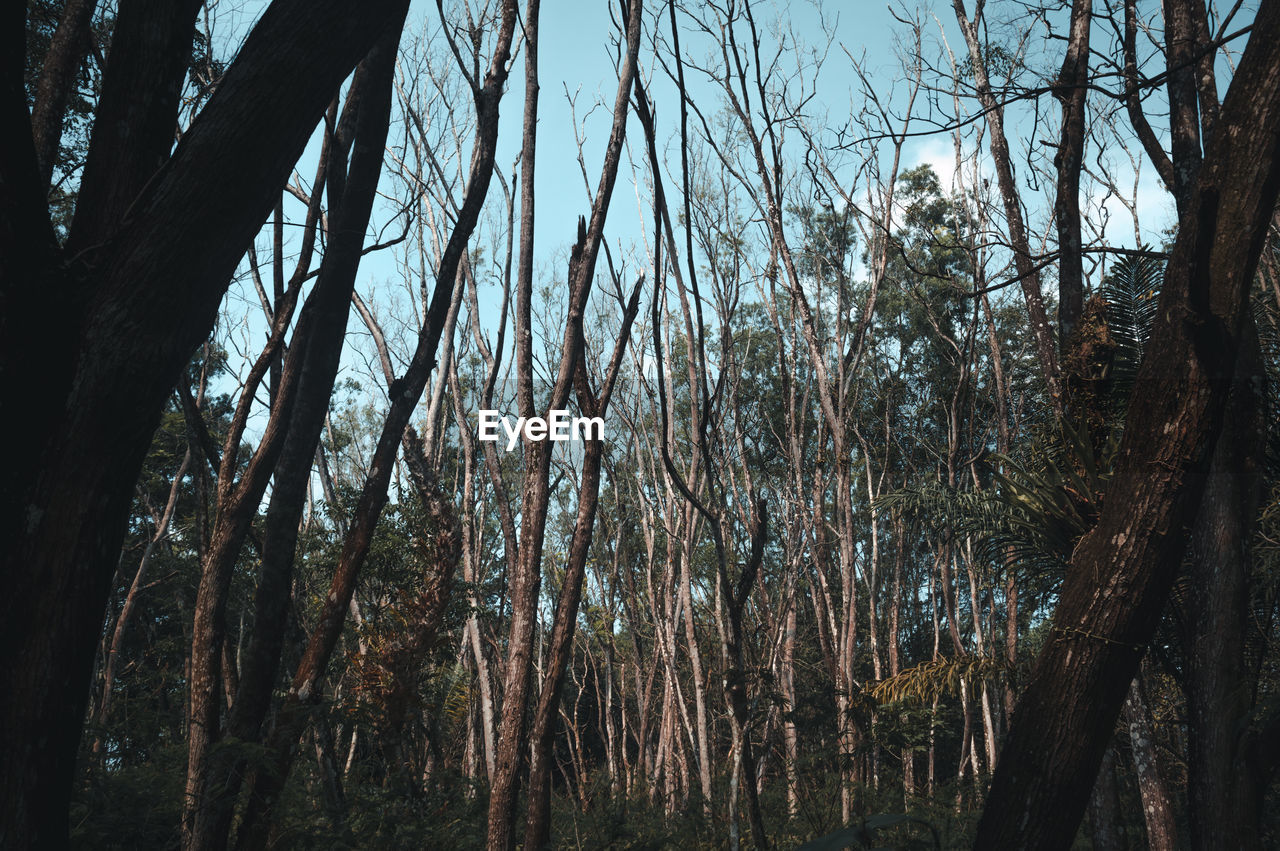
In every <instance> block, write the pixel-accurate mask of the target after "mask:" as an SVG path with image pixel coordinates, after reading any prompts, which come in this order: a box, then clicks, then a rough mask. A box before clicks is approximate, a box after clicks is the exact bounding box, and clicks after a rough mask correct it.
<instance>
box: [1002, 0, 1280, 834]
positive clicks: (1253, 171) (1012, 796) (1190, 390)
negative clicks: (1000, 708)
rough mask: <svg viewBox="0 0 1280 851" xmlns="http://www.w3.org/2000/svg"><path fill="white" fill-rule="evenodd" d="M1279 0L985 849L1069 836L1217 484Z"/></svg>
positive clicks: (1261, 220) (1255, 48)
mask: <svg viewBox="0 0 1280 851" xmlns="http://www.w3.org/2000/svg"><path fill="white" fill-rule="evenodd" d="M1278 138H1280V6H1278V5H1276V4H1270V5H1266V6H1264V7H1262V9H1260V11H1259V14H1258V16H1257V18H1256V20H1255V22H1254V28H1253V31H1252V34H1251V36H1250V40H1249V44H1248V47H1247V48H1246V51H1245V54H1244V57H1243V59H1242V60H1241V63H1240V66H1239V69H1238V71H1237V74H1236V77H1235V79H1234V80H1233V82H1232V86H1231V90H1230V91H1229V92H1228V94H1227V98H1226V100H1225V102H1224V103H1223V105H1222V111H1221V113H1220V115H1219V118H1218V124H1217V131H1216V133H1215V135H1214V139H1213V141H1212V142H1211V144H1210V146H1209V151H1208V154H1207V156H1206V159H1205V163H1204V166H1203V168H1202V169H1201V170H1200V172H1199V178H1198V181H1197V185H1196V187H1195V192H1194V197H1193V198H1192V200H1191V202H1190V204H1189V205H1188V206H1187V208H1186V210H1185V212H1184V213H1183V215H1182V216H1181V217H1180V227H1179V233H1178V239H1177V241H1176V243H1175V245H1174V249H1173V252H1172V255H1171V257H1170V259H1169V264H1168V267H1167V270H1166V274H1165V284H1164V292H1163V294H1162V296H1161V303H1160V311H1159V316H1158V319H1157V323H1156V327H1155V331H1154V333H1153V335H1152V339H1153V340H1156V341H1158V345H1157V346H1154V347H1152V348H1151V350H1150V351H1149V352H1148V354H1147V357H1146V359H1145V360H1144V362H1143V364H1142V368H1141V370H1140V372H1139V376H1138V380H1137V382H1136V383H1135V389H1134V395H1133V399H1132V401H1131V403H1130V406H1129V412H1128V417H1127V419H1126V424H1125V431H1124V438H1123V440H1122V442H1121V446H1120V450H1119V461H1118V462H1117V467H1116V471H1115V473H1114V476H1113V478H1112V479H1111V482H1110V484H1109V486H1108V488H1107V492H1106V496H1105V506H1106V507H1107V508H1109V509H1110V510H1105V511H1103V512H1102V516H1101V519H1100V521H1099V523H1098V526H1097V527H1096V528H1095V529H1094V530H1093V531H1092V532H1090V533H1089V534H1087V535H1086V536H1085V537H1084V538H1083V539H1082V540H1081V541H1080V543H1079V545H1078V546H1077V547H1076V548H1075V551H1074V554H1073V557H1072V561H1071V568H1070V570H1069V571H1068V574H1067V577H1066V579H1065V581H1064V582H1063V585H1062V589H1061V591H1060V596H1059V604H1058V608H1057V611H1056V612H1055V615H1054V620H1053V627H1052V629H1053V637H1052V639H1051V640H1049V642H1048V643H1047V645H1046V647H1045V649H1044V651H1043V652H1042V653H1041V655H1040V658H1039V660H1038V661H1037V664H1036V669H1035V672H1034V673H1033V675H1032V677H1031V681H1030V683H1029V684H1028V686H1027V689H1026V691H1024V692H1023V696H1022V699H1021V700H1020V701H1019V703H1018V707H1017V710H1016V713H1015V717H1014V721H1013V725H1012V728H1011V729H1010V732H1009V737H1008V740H1007V742H1006V745H1005V750H1004V753H1003V755H1002V756H1001V759H1000V763H999V765H998V766H997V770H996V775H995V778H994V780H993V782H992V786H991V794H990V797H989V798H988V801H987V807H986V809H985V811H984V813H983V818H982V821H981V823H980V824H979V828H978V838H977V844H978V847H981V848H1009V847H1044V848H1065V847H1067V846H1068V845H1069V844H1070V842H1071V838H1072V836H1073V834H1074V832H1075V829H1076V827H1077V826H1078V824H1079V821H1080V818H1081V815H1082V814H1083V811H1084V806H1085V803H1086V801H1087V799H1088V795H1089V789H1090V787H1091V785H1092V780H1093V779H1094V778H1095V777H1096V776H1097V769H1098V765H1099V763H1100V762H1101V759H1102V754H1103V751H1104V750H1105V747H1106V743H1107V741H1108V740H1109V738H1110V736H1111V732H1112V730H1113V729H1114V726H1115V722H1116V718H1117V716H1118V714H1119V711H1120V708H1121V704H1122V703H1123V701H1124V697H1125V692H1126V690H1127V687H1128V683H1129V682H1130V681H1131V680H1132V679H1133V676H1134V674H1135V673H1136V670H1137V666H1138V660H1139V658H1140V656H1141V653H1142V650H1143V649H1144V648H1145V646H1146V643H1147V642H1148V641H1149V640H1150V638H1151V636H1152V634H1153V633H1154V631H1155V628H1156V625H1157V624H1158V622H1159V618H1160V613H1161V610H1162V609H1163V607H1164V603H1165V600H1166V598H1167V596H1168V592H1169V588H1170V587H1171V585H1172V583H1173V580H1174V578H1175V575H1176V569H1177V565H1178V563H1179V561H1180V559H1181V557H1182V554H1183V552H1184V550H1185V547H1186V544H1187V538H1188V535H1187V531H1186V530H1187V527H1188V526H1189V525H1190V524H1191V522H1192V520H1193V519H1194V515H1195V511H1196V509H1197V507H1198V506H1199V504H1200V502H1201V499H1202V496H1203V494H1204V490H1205V485H1206V475H1205V465H1206V464H1207V462H1208V457H1209V450H1210V449H1211V448H1212V446H1213V443H1214V441H1215V439H1216V438H1217V436H1218V435H1219V433H1220V431H1221V426H1222V420H1223V411H1224V408H1225V406H1226V400H1227V394H1228V390H1229V388H1230V386H1231V376H1232V375H1233V373H1234V371H1235V361H1236V357H1237V353H1238V350H1239V347H1240V345H1241V339H1242V335H1243V334H1244V333H1245V317H1246V315H1247V312H1248V297H1247V296H1248V292H1249V288H1250V286H1251V284H1252V281H1253V274H1254V270H1255V268H1256V266H1257V261H1258V255H1259V253H1260V251H1261V249H1262V246H1263V242H1264V239H1265V236H1266V227H1267V223H1268V222H1269V221H1270V218H1271V214H1272V211H1273V209H1274V205H1275V202H1276V195H1277V190H1278V189H1280V151H1278V150H1277V142H1276V140H1277V139H1278Z"/></svg>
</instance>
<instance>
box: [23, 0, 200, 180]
mask: <svg viewBox="0 0 1280 851" xmlns="http://www.w3.org/2000/svg"><path fill="white" fill-rule="evenodd" d="M170 5H171V6H175V7H177V6H179V5H180V4H177V3H172V4H170ZM97 6H98V0H69V2H68V3H67V5H66V6H65V7H64V8H63V10H62V20H61V21H60V22H59V23H58V29H57V30H56V31H55V32H54V34H53V39H52V40H51V41H50V42H49V52H48V53H47V54H45V57H44V64H43V65H41V66H40V79H39V81H38V82H37V83H36V97H35V103H34V104H33V105H32V107H31V131H32V135H33V139H34V141H35V146H36V162H37V163H38V164H39V168H40V182H41V183H43V184H45V185H46V186H47V185H48V183H49V178H50V176H51V175H52V174H53V166H54V163H55V162H57V159H58V147H59V145H60V143H61V141H62V117H63V114H64V113H65V112H66V111H67V101H68V100H70V98H71V92H72V91H73V90H74V89H75V85H76V77H77V76H78V74H79V72H80V63H82V62H83V61H84V57H85V54H86V53H88V48H89V33H90V24H91V23H93V13H94V10H95V9H96V8H97Z"/></svg>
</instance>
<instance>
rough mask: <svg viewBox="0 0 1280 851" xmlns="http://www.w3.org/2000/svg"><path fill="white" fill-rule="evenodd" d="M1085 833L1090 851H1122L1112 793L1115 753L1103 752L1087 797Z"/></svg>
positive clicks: (1115, 796)
mask: <svg viewBox="0 0 1280 851" xmlns="http://www.w3.org/2000/svg"><path fill="white" fill-rule="evenodd" d="M1089 833H1090V838H1091V839H1092V840H1093V851H1123V849H1124V848H1125V842H1124V837H1123V836H1122V830H1121V825H1120V798H1119V793H1118V792H1117V790H1116V756H1115V750H1114V749H1112V748H1107V752H1106V753H1105V754H1103V756H1102V766H1101V767H1100V768H1099V769H1098V779H1097V780H1096V781H1094V784H1093V794H1092V795H1090V796H1089Z"/></svg>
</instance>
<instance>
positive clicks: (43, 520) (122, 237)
mask: <svg viewBox="0 0 1280 851" xmlns="http://www.w3.org/2000/svg"><path fill="white" fill-rule="evenodd" d="M11 5H12V6H13V7H15V12H8V13H7V17H6V21H5V24H4V26H3V29H4V31H5V33H6V34H5V37H4V38H5V46H6V47H5V50H4V53H5V54H6V57H10V56H11V57H13V59H12V60H9V59H8V58H7V59H6V62H5V63H4V65H3V67H0V75H3V80H2V81H0V82H2V85H0V115H3V116H4V117H5V118H4V120H5V122H6V125H7V126H9V127H11V128H18V129H17V130H16V131H15V132H12V133H6V134H4V135H5V136H6V137H12V138H6V141H5V142H4V143H3V145H2V146H0V183H3V184H4V185H5V186H6V187H11V188H12V191H11V192H5V193H3V195H4V199H3V200H2V201H0V258H3V259H0V316H2V317H4V318H3V319H0V387H2V388H3V391H4V392H3V393H0V398H3V399H5V400H7V401H6V402H5V403H4V404H5V405H7V406H12V405H14V404H18V400H21V405H22V413H21V414H19V413H17V412H15V411H11V410H10V409H9V408H6V409H5V411H4V414H5V419H6V420H8V421H11V422H12V423H14V424H15V426H16V427H17V428H18V430H19V432H20V433H19V434H17V435H14V436H13V437H14V440H16V441H17V442H18V443H19V444H20V445H23V446H24V447H26V449H25V451H24V452H22V453H20V457H17V458H15V459H14V464H13V465H12V468H11V469H10V470H9V474H8V475H9V478H8V482H9V487H8V488H6V489H5V494H4V497H3V504H2V505H0V517H3V518H4V519H3V520H2V521H0V522H2V523H3V524H4V528H3V530H0V533H2V534H0V539H3V540H6V541H9V542H11V545H10V546H9V547H8V548H7V549H6V552H5V555H4V560H3V565H2V569H0V573H3V575H5V576H6V577H8V579H9V583H10V585H9V590H10V592H11V593H10V594H7V595H6V597H5V603H4V604H3V609H2V610H0V624H3V626H2V627H0V630H2V631H3V636H2V637H3V641H4V643H5V646H6V647H9V648H12V650H13V652H14V653H16V654H19V655H20V656H21V657H22V658H23V659H24V660H26V661H25V663H24V664H23V665H21V666H10V667H8V668H6V669H5V671H4V672H3V673H0V693H3V694H5V695H6V696H7V698H6V700H5V703H4V708H3V710H0V716H2V717H0V751H3V752H4V753H5V754H6V758H5V760H4V763H3V768H0V801H3V803H2V804H0V844H4V845H6V846H8V847H17V848H22V847H28V846H30V845H34V844H39V845H58V844H64V843H65V841H66V835H67V825H68V818H67V807H68V803H69V795H70V790H71V783H72V777H73V773H74V761H75V753H76V747H77V742H78V738H79V732H80V728H81V724H82V722H83V720H84V709H85V702H86V699H87V696H88V689H89V685H90V676H89V674H90V669H91V667H92V660H93V654H94V650H95V648H96V647H97V644H98V641H99V639H100V637H101V625H102V617H103V612H104V608H105V605H106V600H107V596H108V588H109V584H110V580H111V576H112V574H113V573H114V570H115V567H116V559H117V557H118V555H119V549H120V543H121V540H122V536H123V533H124V518H125V517H126V515H127V512H128V510H129V502H130V495H131V492H132V486H133V483H134V482H135V481H136V479H137V476H138V471H139V470H140V469H141V465H142V461H143V458H144V457H145V454H146V451H147V447H148V446H149V445H150V441H151V435H152V433H153V431H154V429H155V426H156V423H157V422H158V418H159V416H160V412H161V410H162V409H163V406H164V404H165V400H166V399H167V397H168V394H169V393H170V391H171V390H172V388H173V386H174V385H175V383H176V382H177V380H178V377H179V375H180V374H181V371H182V369H183V367H184V366H185V364H186V363H187V362H188V360H189V358H190V355H191V352H192V351H193V350H194V349H195V347H196V346H197V345H198V344H199V343H200V342H201V341H202V340H204V339H205V338H206V337H207V336H208V333H209V331H210V329H212V327H213V325H214V320H215V318H216V315H217V308H218V304H219V302H220V300H221V298H222V295H223V293H224V292H225V291H226V288H227V285H228V281H229V280H230V276H231V273H232V271H233V270H234V268H235V265H236V262H237V261H238V259H239V257H240V256H241V253H242V252H243V250H244V246H245V245H246V244H247V243H248V242H249V239H250V238H251V236H252V234H253V233H254V232H255V231H256V230H257V229H258V227H259V226H260V225H261V223H262V221H263V218H264V217H265V215H266V213H267V211H268V210H269V209H270V207H271V204H272V201H273V198H274V195H275V192H276V190H277V188H278V187H279V186H281V185H282V184H283V183H284V181H285V179H286V177H287V175H288V172H289V169H290V167H291V166H292V165H293V163H294V162H295V161H296V159H297V157H298V155H299V154H300V153H301V151H302V149H303V147H304V146H305V144H306V142H307V139H308V138H309V137H310V135H311V131H312V128H313V127H314V122H315V120H316V119H317V118H318V117H319V116H320V114H321V112H322V110H323V109H324V106H325V104H326V103H327V102H328V101H329V98H330V96H331V94H332V92H333V91H334V90H335V89H336V88H337V86H338V84H339V82H340V81H341V80H342V79H343V78H344V77H345V76H346V75H347V74H348V73H349V72H350V69H351V68H352V67H353V66H354V65H355V63H356V61H357V60H358V59H359V58H360V57H361V56H363V55H364V53H366V52H367V51H368V49H369V46H370V45H371V44H372V43H373V41H374V39H375V38H376V36H377V35H378V33H379V32H381V31H382V30H383V29H384V28H385V26H386V23H387V21H389V20H391V19H392V17H393V16H394V15H396V14H399V13H400V12H401V11H402V10H403V8H404V7H405V6H406V5H407V3H405V2H404V0H374V2H371V3H366V4H364V5H362V6H361V7H360V8H358V9H357V8H355V7H352V6H351V5H350V4H348V3H341V2H337V0H307V2H303V0H276V2H273V3H272V4H271V6H270V7H269V8H268V9H267V10H266V12H265V13H264V14H263V16H262V18H261V19H260V20H259V22H258V24H257V26H255V27H254V29H253V32H252V33H251V34H250V35H249V37H248V39H247V40H246V41H245V43H244V45H243V47H242V48H241V50H240V52H239V55H238V58H237V59H236V61H235V62H234V63H233V64H232V66H231V67H230V69H229V70H228V72H227V74H226V75H225V76H224V78H223V80H222V82H221V84H220V86H219V87H218V90H217V91H216V92H215V93H214V95H213V97H212V98H211V99H210V101H209V103H208V105H207V106H206V107H205V108H204V110H203V111H202V112H201V114H200V116H199V117H198V118H197V119H196V121H195V123H194V124H193V126H192V127H191V129H190V130H189V131H188V132H187V133H186V134H185V135H184V136H183V139H182V141H181V143H180V144H179V145H178V146H177V148H176V150H174V151H173V155H172V156H171V157H169V158H168V160H167V161H165V160H164V159H163V157H164V156H165V155H167V154H168V153H169V151H170V150H171V148H172V147H173V135H174V127H175V125H176V114H177V113H176V111H177V90H178V87H179V86H180V84H181V75H182V71H183V69H185V67H186V64H185V63H186V59H185V57H186V56H187V53H188V52H189V50H190V46H191V26H190V25H191V22H192V20H193V19H194V14H195V10H196V9H197V8H198V7H199V3H198V2H189V0H184V2H183V3H182V4H172V3H162V4H159V5H160V6H162V7H164V8H163V9H160V10H158V12H157V14H158V15H159V16H160V17H156V16H154V15H153V16H152V17H151V18H150V19H148V20H140V21H139V22H138V25H137V26H138V27H139V28H140V29H142V28H150V27H154V26H155V25H156V24H157V22H158V21H160V20H171V18H169V17H168V16H169V15H170V9H172V10H173V14H174V15H179V16H181V15H188V17H186V18H185V20H178V21H176V22H175V24H174V25H173V26H172V28H171V30H170V32H171V33H173V37H172V39H171V40H169V41H168V42H167V43H166V44H167V47H166V48H165V49H164V50H162V51H159V52H157V51H155V50H154V49H153V48H154V45H150V46H149V43H147V42H146V39H142V38H136V39H133V40H130V39H129V38H126V35H128V34H129V33H128V31H127V30H128V29H129V28H126V26H125V23H126V16H125V14H124V13H125V11H127V10H130V9H133V8H135V7H136V8H138V9H142V10H143V11H144V12H145V9H144V7H145V5H146V4H128V5H127V7H126V8H122V9H121V15H120V18H119V19H118V20H117V25H116V26H117V29H116V35H115V38H116V42H115V43H114V44H113V47H112V67H111V68H110V69H108V71H107V76H106V78H105V79H104V84H103V97H102V101H101V103H100V106H99V113H98V117H97V123H96V125H95V129H96V130H97V131H98V132H96V133H95V134H94V140H93V142H92V143H91V145H90V157H89V159H90V162H89V164H88V165H87V166H86V169H85V172H84V175H83V177H82V180H81V184H80V186H81V188H80V197H79V208H78V210H77V214H76V221H75V222H74V223H73V225H72V232H71V234H70V238H69V242H68V250H69V251H75V250H77V248H83V249H87V250H88V254H84V255H81V257H80V259H81V260H84V261H86V262H84V263H81V262H76V263H74V264H70V265H64V263H63V258H62V255H61V250H60V249H59V248H58V247H57V246H56V244H55V243H54V242H53V235H52V228H51V227H50V225H49V217H48V213H47V208H46V207H45V205H44V201H43V192H42V191H41V190H40V189H39V187H38V178H37V177H36V175H38V166H37V163H36V159H35V153H34V145H33V144H32V143H31V141H30V140H31V134H30V132H29V128H30V124H29V117H28V116H27V115H26V111H25V104H24V103H23V88H22V82H21V77H20V75H21V73H22V63H21V61H20V58H21V56H22V54H23V51H22V47H21V40H22V35H21V34H22V32H23V30H24V28H23V23H22V19H21V14H22V13H21V12H16V9H17V8H20V6H21V4H11ZM138 34H139V33H138V31H134V33H133V35H134V36H137V35H138ZM14 42H17V44H15V43H14ZM126 45H132V46H131V47H128V48H126ZM10 48H16V49H14V50H12V51H10ZM179 48H180V49H179ZM130 68H134V69H139V70H138V71H137V73H136V74H134V75H130V74H129V72H128V70H127V69H130ZM109 91H119V92H120V94H119V95H113V96H112V98H108V92H109ZM126 95H128V97H126ZM148 97H154V98H156V100H155V101H154V102H155V103H157V104H158V106H157V107H156V108H155V109H142V110H137V109H133V108H132V107H130V106H129V105H128V102H129V101H131V100H132V101H135V102H136V101H137V99H138V98H142V99H144V100H145V99H146V98H148ZM109 101H111V103H113V104H115V106H114V107H112V109H110V110H109V109H108V106H109ZM23 128H26V130H25V138H26V140H27V141H26V142H25V144H24V143H23V142H22V138H23V136H24V129H23ZM108 136H111V137H113V139H114V142H113V144H112V145H107V141H106V137H108ZM99 137H102V139H101V140H100V139H99ZM104 146H106V147H104ZM155 150H159V151H160V157H161V159H160V160H159V161H156V160H155V159H152V158H151V156H152V152H154V151H155ZM95 151H96V153H95ZM113 154H114V155H113ZM148 163H149V165H148ZM162 164H163V168H161V169H160V170H159V171H157V168H159V167H160V166H161V165H162ZM129 175H132V176H133V177H129V178H128V179H126V178H127V177H128V176H129ZM94 193H97V195H98V201H97V202H91V196H92V195H93V194H94ZM95 209H96V210H98V211H99V212H98V213H94V212H93V210H95ZM126 211H127V213H126ZM108 236H110V237H112V238H111V239H110V240H107V237H108ZM104 240H106V241H104ZM69 256H70V255H68V257H69ZM17 317H22V319H21V322H18V321H17V320H16V318H17ZM33 358H40V359H42V363H43V366H44V367H46V368H42V369H32V367H31V364H32V359H33Z"/></svg>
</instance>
